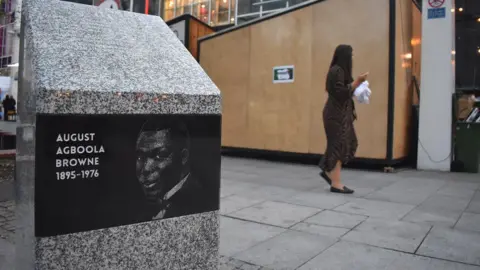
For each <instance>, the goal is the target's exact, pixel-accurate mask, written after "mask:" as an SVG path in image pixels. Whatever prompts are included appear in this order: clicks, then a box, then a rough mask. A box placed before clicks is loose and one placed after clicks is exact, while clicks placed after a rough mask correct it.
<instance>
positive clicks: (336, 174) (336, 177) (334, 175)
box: [327, 161, 343, 189]
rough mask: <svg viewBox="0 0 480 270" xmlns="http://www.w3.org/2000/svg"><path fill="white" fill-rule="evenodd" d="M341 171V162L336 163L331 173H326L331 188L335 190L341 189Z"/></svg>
mask: <svg viewBox="0 0 480 270" xmlns="http://www.w3.org/2000/svg"><path fill="white" fill-rule="evenodd" d="M341 170H342V162H341V161H337V164H336V165H335V168H333V170H332V171H330V172H328V173H327V175H328V177H330V179H332V187H334V188H337V189H343V184H342V180H341V177H340V172H341Z"/></svg>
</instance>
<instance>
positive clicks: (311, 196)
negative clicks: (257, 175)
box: [278, 192, 352, 209]
mask: <svg viewBox="0 0 480 270" xmlns="http://www.w3.org/2000/svg"><path fill="white" fill-rule="evenodd" d="M351 200H352V198H351V197H346V196H335V195H331V194H322V193H318V192H301V193H298V194H297V195H295V196H293V197H287V198H281V199H278V201H282V202H286V203H290V204H296V205H303V206H309V207H315V208H320V209H333V208H335V207H338V206H340V205H343V204H345V203H347V202H349V201H351Z"/></svg>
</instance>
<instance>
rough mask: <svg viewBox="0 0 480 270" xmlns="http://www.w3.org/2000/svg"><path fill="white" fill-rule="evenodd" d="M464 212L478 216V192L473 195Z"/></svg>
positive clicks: (479, 194)
mask: <svg viewBox="0 0 480 270" xmlns="http://www.w3.org/2000/svg"><path fill="white" fill-rule="evenodd" d="M465 212H468V213H475V214H480V191H477V192H476V193H475V195H474V196H473V198H472V200H471V201H470V204H469V205H468V207H467V209H466V210H465Z"/></svg>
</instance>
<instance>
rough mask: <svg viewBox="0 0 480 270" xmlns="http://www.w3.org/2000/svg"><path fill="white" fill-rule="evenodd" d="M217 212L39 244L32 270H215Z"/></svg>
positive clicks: (89, 232) (97, 231) (65, 236)
mask: <svg viewBox="0 0 480 270" xmlns="http://www.w3.org/2000/svg"><path fill="white" fill-rule="evenodd" d="M218 222H219V220H218V212H217V211H215V212H207V213H202V214H196V215H190V216H183V217H179V218H172V219H164V220H158V221H150V222H145V223H137V224H132V225H127V226H120V227H112V228H107V229H101V230H94V231H87V232H82V233H74V234H66V235H60V236H54V237H42V238H37V242H36V252H35V253H36V262H35V264H36V265H35V267H32V268H31V269H38V270H40V269H42V270H43V269H45V270H47V269H48V270H51V269H77V270H81V269H115V270H121V269H125V270H127V269H128V270H130V269H168V270H175V269H202V270H204V269H217V268H218V258H219V256H218V241H219V231H218V228H219V226H218Z"/></svg>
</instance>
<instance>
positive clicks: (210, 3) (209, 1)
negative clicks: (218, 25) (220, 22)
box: [207, 0, 212, 25]
mask: <svg viewBox="0 0 480 270" xmlns="http://www.w3.org/2000/svg"><path fill="white" fill-rule="evenodd" d="M211 19H212V0H208V22H207V24H208V25H210V23H211Z"/></svg>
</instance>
